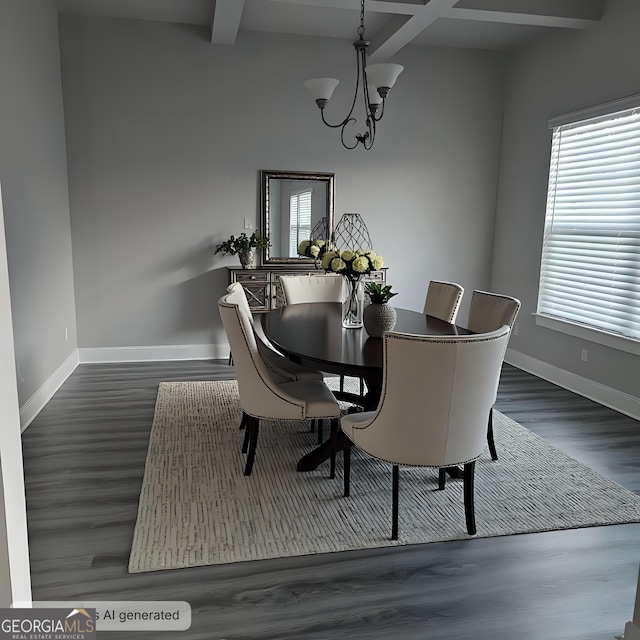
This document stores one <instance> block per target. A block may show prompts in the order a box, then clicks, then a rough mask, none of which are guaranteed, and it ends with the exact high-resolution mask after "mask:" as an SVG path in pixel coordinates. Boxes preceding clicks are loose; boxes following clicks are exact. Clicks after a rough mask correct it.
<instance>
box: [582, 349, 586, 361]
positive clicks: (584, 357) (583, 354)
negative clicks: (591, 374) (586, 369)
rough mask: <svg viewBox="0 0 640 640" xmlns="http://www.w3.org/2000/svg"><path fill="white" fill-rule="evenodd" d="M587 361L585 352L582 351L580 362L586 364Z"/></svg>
mask: <svg viewBox="0 0 640 640" xmlns="http://www.w3.org/2000/svg"><path fill="white" fill-rule="evenodd" d="M586 361H587V350H586V349H583V350H582V362H586Z"/></svg>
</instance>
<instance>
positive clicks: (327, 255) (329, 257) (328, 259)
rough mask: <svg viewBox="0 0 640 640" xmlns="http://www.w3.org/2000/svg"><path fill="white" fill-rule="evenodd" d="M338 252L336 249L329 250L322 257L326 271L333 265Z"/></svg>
mask: <svg viewBox="0 0 640 640" xmlns="http://www.w3.org/2000/svg"><path fill="white" fill-rule="evenodd" d="M337 256H338V254H337V253H336V252H335V251H327V253H325V254H324V256H323V257H322V268H323V269H324V270H325V271H326V270H328V269H329V268H330V267H331V261H332V260H333V259H334V258H336V257H337Z"/></svg>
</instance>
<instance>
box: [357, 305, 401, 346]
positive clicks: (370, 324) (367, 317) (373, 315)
mask: <svg viewBox="0 0 640 640" xmlns="http://www.w3.org/2000/svg"><path fill="white" fill-rule="evenodd" d="M397 318H398V314H397V313H396V310H395V309H394V308H393V307H392V306H391V305H390V304H387V303H386V302H383V303H382V304H380V303H371V304H370V305H369V306H368V307H365V308H364V313H363V317H362V319H363V321H364V328H365V329H366V331H367V333H368V334H369V335H370V336H371V337H372V338H381V337H382V334H383V333H384V332H385V331H391V330H392V329H393V327H395V326H396V320H397Z"/></svg>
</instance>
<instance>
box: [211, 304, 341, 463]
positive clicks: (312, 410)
mask: <svg viewBox="0 0 640 640" xmlns="http://www.w3.org/2000/svg"><path fill="white" fill-rule="evenodd" d="M242 298H243V296H242V295H240V294H239V293H238V292H232V293H227V294H226V295H225V296H223V297H222V298H220V300H218V309H219V311H220V317H221V318H222V323H223V325H224V328H225V331H226V333H227V338H228V340H229V345H230V347H231V352H232V353H233V360H234V363H235V367H236V373H237V378H238V391H239V394H240V405H241V407H242V411H243V413H244V414H245V415H246V424H247V429H246V433H245V439H244V443H243V447H242V450H243V452H245V453H247V460H246V465H245V470H244V473H245V475H250V474H251V471H252V469H253V462H254V459H255V453H256V447H257V442H258V431H259V427H260V420H261V419H268V420H306V419H324V418H326V419H331V421H332V431H333V432H335V431H336V430H337V428H338V416H339V415H340V406H339V405H338V402H337V401H336V399H335V397H334V395H333V394H332V393H331V390H330V389H329V388H328V387H327V386H326V385H325V384H324V382H323V381H322V380H295V381H282V378H281V377H280V376H277V375H276V374H275V373H274V372H273V371H272V370H271V369H269V367H267V365H266V364H265V362H264V359H263V358H262V356H261V355H260V351H259V350H258V344H257V340H256V335H255V332H254V330H253V323H252V319H251V314H250V313H248V312H247V310H246V308H245V307H244V303H243V300H242ZM332 474H333V466H332Z"/></svg>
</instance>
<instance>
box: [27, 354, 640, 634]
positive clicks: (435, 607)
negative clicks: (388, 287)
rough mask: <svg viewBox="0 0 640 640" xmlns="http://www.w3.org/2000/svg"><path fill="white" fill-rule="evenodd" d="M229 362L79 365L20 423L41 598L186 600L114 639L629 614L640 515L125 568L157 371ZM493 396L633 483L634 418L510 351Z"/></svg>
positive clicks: (221, 373) (518, 624) (612, 623)
mask: <svg viewBox="0 0 640 640" xmlns="http://www.w3.org/2000/svg"><path fill="white" fill-rule="evenodd" d="M233 375H234V370H233V369H232V368H231V367H229V366H227V364H226V362H222V361H211V362H204V361H193V362H166V363H147V364H126V365H81V366H79V367H78V368H77V370H76V371H75V372H74V373H73V374H72V375H71V376H70V378H69V379H68V380H67V381H66V382H65V384H64V385H63V386H62V388H61V389H60V390H59V391H58V392H57V393H56V394H55V396H54V397H53V398H52V399H51V401H50V402H49V403H48V404H47V406H46V407H45V408H44V409H43V411H42V412H41V413H40V414H39V415H38V417H37V418H36V419H35V420H34V421H33V423H32V424H31V426H30V427H29V428H28V429H27V430H26V431H25V433H24V436H23V446H24V464H25V476H26V493H27V508H28V524H29V535H30V552H31V566H32V580H33V595H34V600H65V599H73V598H76V599H83V600H186V601H188V602H189V603H190V604H191V607H192V612H193V620H192V627H191V629H190V630H189V631H184V632H176V633H163V634H159V633H158V632H135V633H126V634H124V633H120V632H104V633H99V634H98V635H99V636H104V637H105V638H109V639H110V640H121V639H126V640H138V639H139V640H143V639H145V638H158V637H160V638H167V639H168V640H172V639H173V638H176V639H178V640H196V639H207V640H222V639H227V640H231V639H241V638H242V639H247V640H267V639H268V640H289V639H291V640H294V639H295V640H298V639H304V640H306V639H310V640H315V639H329V638H358V639H360V638H362V639H364V638H367V639H374V640H387V639H389V640H393V639H396V638H398V639H400V638H402V639H406V640H411V639H416V640H421V639H425V638H429V639H431V638H433V639H438V640H466V639H472V638H473V639H478V640H513V639H515V638H518V640H560V639H563V640H564V639H567V640H568V639H571V640H596V639H597V640H602V639H608V640H612V639H613V638H614V636H616V635H619V634H621V633H622V631H623V629H624V625H625V623H626V621H628V620H630V619H631V616H632V612H633V604H634V597H635V587H636V579H637V574H638V564H639V563H640V525H639V524H629V525H619V526H611V527H594V528H590V529H578V530H569V531H553V532H548V533H539V534H530V535H519V536H508V537H500V538H488V539H477V540H464V541H454V542H445V543H436V544H427V545H416V546H407V547H400V548H391V549H377V550H368V551H355V552H348V553H346V552H345V553H335V554H326V555H316V556H307V557H300V558H284V559H278V560H265V561H260V562H245V563H237V564H232V565H221V566H213V567H201V568H193V569H178V570H174V571H159V572H154V573H144V574H135V575H129V574H128V573H127V562H128V557H129V550H130V544H131V539H132V534H133V528H134V524H135V519H136V512H137V504H138V495H139V490H140V485H141V481H142V475H143V471H144V462H145V456H146V450H147V442H148V436H149V430H150V427H151V421H152V417H153V409H154V403H155V397H156V391H157V385H158V383H159V382H160V381H164V380H196V379H202V380H207V379H225V378H232V377H233ZM496 406H497V408H498V409H499V410H500V411H502V412H504V413H505V414H507V415H509V416H510V417H512V418H513V419H515V420H517V421H518V422H520V423H521V424H523V425H525V426H526V427H528V428H529V429H531V430H532V431H534V432H535V433H538V434H539V435H541V436H543V437H544V438H546V439H547V440H548V441H549V442H551V443H552V444H554V445H555V446H557V447H558V448H560V449H562V450H563V451H565V452H566V453H568V454H569V455H571V456H572V457H574V458H576V459H578V460H580V461H582V462H584V463H586V464H588V465H589V466H591V467H592V468H594V469H596V470H597V471H599V472H600V473H602V474H603V475H605V476H607V477H609V478H611V479H613V480H615V481H617V482H618V483H620V484H622V485H624V486H625V487H627V488H629V489H631V490H632V491H634V492H636V493H639V494H640V468H639V465H638V460H639V454H640V423H638V422H637V421H635V420H633V419H631V418H628V417H625V416H623V415H620V414H618V413H616V412H614V411H611V410H609V409H607V408H605V407H601V406H599V405H597V404H595V403H593V402H591V401H589V400H586V399H584V398H581V397H579V396H576V395H574V394H572V393H570V392H568V391H565V390H562V389H559V388H557V387H555V386H553V385H551V384H549V383H547V382H545V381H543V380H540V379H538V378H535V377H533V376H531V375H529V374H527V373H524V372H522V371H519V370H517V369H514V368H513V367H510V366H508V365H506V366H505V368H504V373H503V377H502V381H501V384H500V391H499V398H498V403H497V405H496ZM567 481H568V482H569V481H570V479H567Z"/></svg>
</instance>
